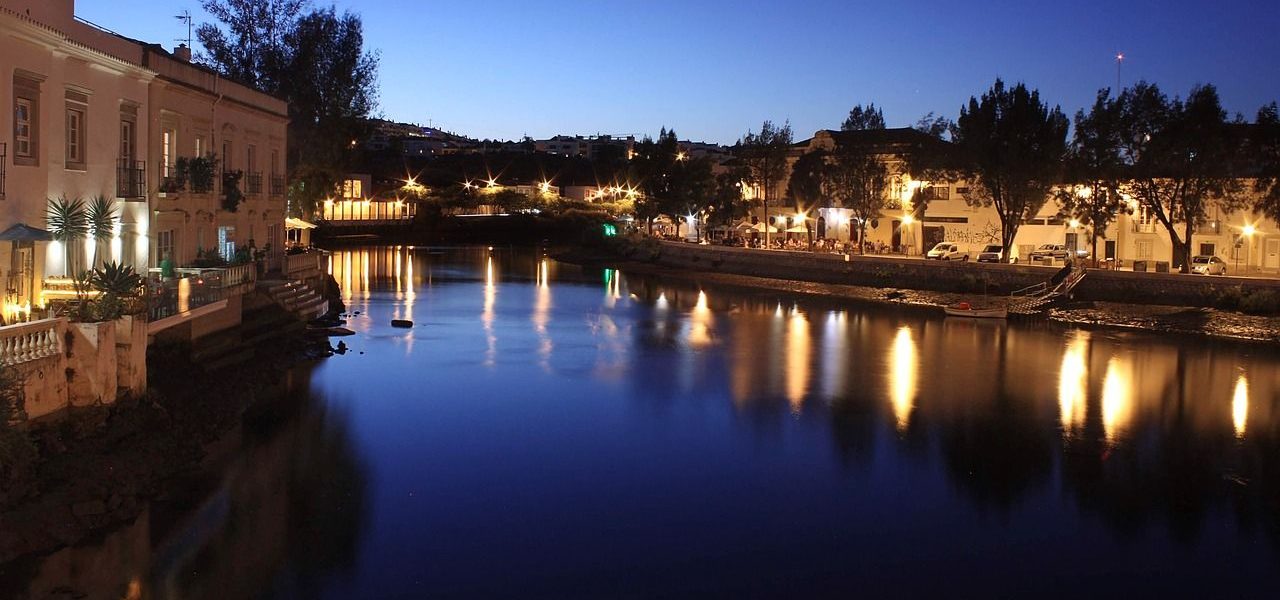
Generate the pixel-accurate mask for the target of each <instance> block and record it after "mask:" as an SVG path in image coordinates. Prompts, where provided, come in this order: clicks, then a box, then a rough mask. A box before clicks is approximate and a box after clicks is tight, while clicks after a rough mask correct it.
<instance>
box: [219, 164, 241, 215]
mask: <svg viewBox="0 0 1280 600" xmlns="http://www.w3.org/2000/svg"><path fill="white" fill-rule="evenodd" d="M243 177H244V171H223V172H222V210H225V211H227V212H236V209H237V208H239V207H240V202H242V201H243V200H244V193H243V192H241V191H240V179H242V178H243Z"/></svg>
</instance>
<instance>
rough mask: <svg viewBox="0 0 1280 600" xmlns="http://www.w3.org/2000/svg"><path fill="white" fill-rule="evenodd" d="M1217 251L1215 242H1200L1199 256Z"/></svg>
mask: <svg viewBox="0 0 1280 600" xmlns="http://www.w3.org/2000/svg"><path fill="white" fill-rule="evenodd" d="M1217 253H1218V248H1217V244H1200V255H1201V256H1213V255H1214V254H1217Z"/></svg>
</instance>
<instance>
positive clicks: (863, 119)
mask: <svg viewBox="0 0 1280 600" xmlns="http://www.w3.org/2000/svg"><path fill="white" fill-rule="evenodd" d="M864 129H884V112H882V111H881V110H880V109H879V108H876V103H875V102H872V103H870V104H868V105H866V106H862V105H861V104H859V105H857V106H854V107H853V109H852V110H850V111H849V116H848V117H846V118H845V120H844V123H841V124H840V130H841V131H861V130H864Z"/></svg>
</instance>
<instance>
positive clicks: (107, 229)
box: [85, 196, 120, 268]
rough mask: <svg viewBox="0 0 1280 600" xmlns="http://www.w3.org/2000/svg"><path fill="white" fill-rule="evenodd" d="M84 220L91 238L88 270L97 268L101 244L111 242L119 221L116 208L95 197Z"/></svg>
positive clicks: (103, 198) (102, 197)
mask: <svg viewBox="0 0 1280 600" xmlns="http://www.w3.org/2000/svg"><path fill="white" fill-rule="evenodd" d="M85 220H86V221H87V224H88V226H89V231H88V233H89V235H90V236H91V237H92V238H93V257H92V258H91V260H90V261H89V267H90V268H97V266H98V257H99V255H100V254H101V253H100V252H99V250H100V249H101V248H102V245H103V244H106V243H108V242H110V241H111V238H112V237H113V236H115V234H116V223H117V222H118V221H119V220H120V216H119V214H118V213H117V212H116V207H115V205H114V203H113V202H112V201H111V200H108V199H107V198H106V197H104V196H95V197H94V199H93V201H91V202H90V203H89V204H88V206H87V212H86V213H85Z"/></svg>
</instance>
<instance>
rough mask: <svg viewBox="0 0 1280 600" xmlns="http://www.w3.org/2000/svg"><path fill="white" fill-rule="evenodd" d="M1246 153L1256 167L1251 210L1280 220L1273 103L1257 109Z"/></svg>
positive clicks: (1279, 129) (1279, 157) (1278, 120)
mask: <svg viewBox="0 0 1280 600" xmlns="http://www.w3.org/2000/svg"><path fill="white" fill-rule="evenodd" d="M1249 153H1250V154H1251V155H1252V156H1253V158H1254V160H1255V161H1257V167H1258V173H1257V179H1256V180H1255V181H1254V191H1256V192H1257V193H1258V200H1257V203H1256V204H1255V206H1254V208H1255V209H1256V210H1257V211H1259V212H1261V213H1262V214H1265V215H1267V216H1268V217H1270V218H1272V219H1273V220H1276V221H1280V111H1277V108H1276V103H1275V102H1272V103H1271V104H1268V105H1266V106H1264V107H1262V108H1261V109H1259V110H1258V118H1257V120H1256V121H1255V122H1254V126H1253V135H1252V137H1251V139H1250V152H1249Z"/></svg>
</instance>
